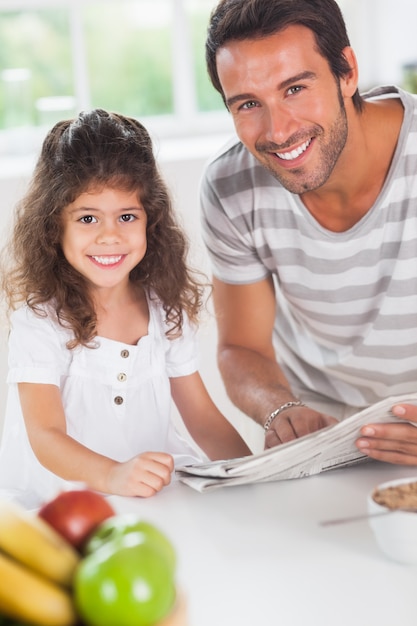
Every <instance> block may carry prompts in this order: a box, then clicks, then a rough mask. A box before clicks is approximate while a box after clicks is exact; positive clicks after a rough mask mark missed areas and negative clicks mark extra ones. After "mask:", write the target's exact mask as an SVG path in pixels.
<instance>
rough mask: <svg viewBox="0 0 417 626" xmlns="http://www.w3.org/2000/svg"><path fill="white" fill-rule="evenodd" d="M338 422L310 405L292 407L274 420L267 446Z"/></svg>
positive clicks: (284, 441) (276, 444)
mask: <svg viewBox="0 0 417 626" xmlns="http://www.w3.org/2000/svg"><path fill="white" fill-rule="evenodd" d="M416 408H417V407H416ZM416 421H417V415H416ZM336 423H337V420H336V419H335V418H334V417H330V415H325V414H324V413H318V412H317V411H314V410H313V409H310V408H309V407H308V406H297V407H291V408H289V409H286V410H285V411H283V412H282V413H281V414H280V415H278V416H277V417H276V418H275V419H274V420H273V422H272V424H271V426H270V428H269V430H267V432H266V435H265V448H273V447H274V446H278V445H280V444H281V443H287V442H288V441H292V440H293V439H298V438H299V437H303V436H304V435H308V434H310V433H314V432H315V431H316V430H320V429H321V428H325V427H326V426H331V425H333V424H336ZM416 431H417V429H416ZM416 436H417V433H416ZM416 461H417V459H416Z"/></svg>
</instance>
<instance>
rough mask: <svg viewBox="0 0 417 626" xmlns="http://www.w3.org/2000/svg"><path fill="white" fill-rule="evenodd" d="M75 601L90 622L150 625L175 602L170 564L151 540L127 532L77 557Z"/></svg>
mask: <svg viewBox="0 0 417 626" xmlns="http://www.w3.org/2000/svg"><path fill="white" fill-rule="evenodd" d="M74 601H75V606H76V608H77V611H78V613H79V615H80V617H81V619H82V621H83V623H85V624H87V625H88V626H115V624H117V626H151V625H152V626H153V625H154V624H156V623H158V622H159V621H160V620H162V619H163V618H164V617H166V615H168V613H169V612H170V611H171V609H172V607H173V605H174V602H175V579H174V573H173V569H172V566H171V564H170V563H169V562H168V560H167V558H166V555H165V554H164V552H163V551H161V550H160V549H159V548H158V546H157V545H156V544H155V543H154V542H152V541H147V540H146V539H145V538H144V536H141V535H140V534H139V533H129V534H127V535H125V536H122V537H119V538H118V539H115V540H114V541H110V542H108V543H106V544H105V545H103V546H101V547H100V548H99V549H98V550H96V551H95V552H92V553H91V554H89V555H88V556H86V557H84V558H83V559H82V560H81V562H80V564H79V565H78V568H77V570H76V572H75V576H74Z"/></svg>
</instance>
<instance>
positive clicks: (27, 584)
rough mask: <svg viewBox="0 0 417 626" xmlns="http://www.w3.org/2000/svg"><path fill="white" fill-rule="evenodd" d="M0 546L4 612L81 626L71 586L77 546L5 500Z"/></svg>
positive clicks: (42, 623)
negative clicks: (75, 547)
mask: <svg viewBox="0 0 417 626" xmlns="http://www.w3.org/2000/svg"><path fill="white" fill-rule="evenodd" d="M0 548H1V552H0V581H1V583H0V614H2V615H5V616H8V617H10V618H12V619H15V620H21V621H22V622H24V623H26V622H27V623H28V624H33V625H37V626H73V625H74V624H76V622H77V616H76V614H75V609H74V603H73V598H72V595H71V592H70V590H69V587H70V586H71V584H72V581H73V576H74V572H75V568H76V566H77V564H78V562H79V555H78V554H77V552H76V551H75V550H74V548H73V547H72V546H71V545H70V544H68V543H67V542H66V541H65V540H64V539H63V538H62V537H61V536H60V535H59V534H58V533H56V532H55V531H54V530H53V529H52V528H51V527H50V526H49V525H48V524H47V523H46V522H44V521H43V520H41V519H39V518H38V517H37V516H36V515H34V514H32V513H30V512H28V511H26V510H25V509H23V507H20V506H19V505H17V504H14V503H11V502H8V501H0ZM6 623H7V621H6Z"/></svg>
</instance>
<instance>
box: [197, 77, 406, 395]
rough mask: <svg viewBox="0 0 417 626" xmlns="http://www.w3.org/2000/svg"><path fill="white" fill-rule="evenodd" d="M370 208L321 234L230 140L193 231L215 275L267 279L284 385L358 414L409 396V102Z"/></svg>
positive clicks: (213, 166) (212, 171) (238, 280)
mask: <svg viewBox="0 0 417 626" xmlns="http://www.w3.org/2000/svg"><path fill="white" fill-rule="evenodd" d="M388 95H389V96H390V97H401V99H402V101H403V104H404V107H405V115H404V121H403V126H402V130H401V134H400V137H399V141H398V145H397V148H396V152H395V155H394V159H393V162H392V164H391V168H390V171H389V173H388V176H387V178H386V181H385V184H384V186H383V188H382V190H381V192H380V194H379V197H378V199H377V201H376V202H375V204H374V206H373V207H372V208H371V209H370V210H369V211H368V213H367V214H366V215H365V216H364V217H363V218H362V219H361V220H360V221H359V222H358V223H357V224H355V225H354V226H353V228H351V229H349V230H348V231H345V232H340V233H337V232H331V231H329V230H326V229H325V228H323V227H322V226H320V224H319V223H318V222H317V221H316V220H315V219H314V218H313V217H312V215H311V214H310V213H309V212H308V211H307V209H306V208H305V206H304V205H303V203H302V202H301V201H300V199H299V197H298V196H297V195H294V194H291V193H289V192H288V191H286V190H285V189H284V188H283V187H282V186H281V185H280V183H279V182H278V181H277V180H276V179H275V178H274V177H273V176H272V175H271V174H270V173H269V172H268V171H267V170H266V169H265V168H263V167H262V166H261V165H259V163H258V162H257V161H256V159H255V158H254V157H253V156H252V155H251V154H250V153H249V152H248V151H247V150H246V148H245V147H244V146H243V145H242V144H241V143H240V142H239V141H238V140H237V139H233V141H231V142H229V143H228V144H227V145H226V146H225V148H224V149H223V150H222V151H221V153H220V154H218V155H216V156H215V157H214V158H213V159H212V160H211V161H210V163H209V164H208V166H207V169H206V172H205V176H204V178H203V181H202V184H201V202H202V210H203V214H202V229H203V237H204V240H205V243H206V245H207V248H208V251H209V254H210V258H211V262H212V269H213V273H214V275H215V276H216V277H217V278H219V279H220V280H222V281H224V282H226V283H234V284H248V283H254V282H257V281H259V280H262V279H264V278H265V277H267V276H268V275H271V274H272V275H273V277H274V282H275V290H276V301H277V316H276V323H275V331H274V345H275V349H276V354H277V358H278V360H279V362H280V363H281V365H282V366H283V368H284V371H285V373H286V375H287V376H288V378H289V380H290V382H291V383H292V384H294V385H295V386H296V387H297V388H306V389H308V390H312V391H314V392H317V393H319V394H322V395H323V396H325V397H327V398H329V399H331V400H334V401H337V402H341V403H343V404H347V405H350V406H352V407H363V406H367V405H369V404H371V403H373V402H376V401H378V400H381V399H382V398H385V397H388V396H390V395H396V394H406V393H408V392H412V391H417V97H415V96H412V95H411V94H407V93H406V92H404V91H402V90H400V89H397V88H396V87H385V88H379V89H376V90H373V91H372V92H369V94H366V96H365V97H373V98H375V97H387V96H388Z"/></svg>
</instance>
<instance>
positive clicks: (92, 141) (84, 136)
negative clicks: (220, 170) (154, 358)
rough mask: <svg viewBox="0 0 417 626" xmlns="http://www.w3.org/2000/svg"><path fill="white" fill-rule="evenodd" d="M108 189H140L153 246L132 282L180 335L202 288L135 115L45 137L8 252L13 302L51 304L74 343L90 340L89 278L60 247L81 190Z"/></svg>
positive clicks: (69, 123)
mask: <svg viewBox="0 0 417 626" xmlns="http://www.w3.org/2000/svg"><path fill="white" fill-rule="evenodd" d="M105 186H109V187H112V188H115V189H123V190H125V191H137V193H138V198H139V199H140V201H141V203H142V205H143V207H144V209H145V212H146V216H147V229H146V235H147V251H146V254H145V256H144V258H143V259H142V261H141V262H140V263H139V264H138V265H137V266H136V267H135V268H134V269H133V270H132V271H131V274H130V279H131V281H132V282H133V283H135V284H137V285H143V287H144V288H145V289H146V291H147V293H154V294H155V295H156V296H157V297H158V298H159V299H160V301H161V302H162V306H163V308H164V311H165V314H166V320H167V323H168V329H169V330H168V331H167V335H168V336H171V337H173V336H176V335H177V334H179V333H181V329H182V323H183V312H186V314H187V315H188V317H189V318H190V320H191V322H196V321H197V318H198V313H199V311H200V309H201V306H202V298H203V292H204V285H203V284H202V283H201V282H199V281H198V280H197V274H196V273H195V272H194V271H192V270H191V269H190V268H189V267H188V266H187V254H188V241H187V239H186V237H185V234H184V233H183V231H182V229H181V228H180V227H179V225H178V222H177V220H176V217H175V213H174V210H173V206H172V202H171V199H170V196H169V193H168V190H167V187H166V185H165V183H164V181H163V180H162V178H161V176H160V173H159V171H158V167H157V164H156V161H155V157H154V154H153V149H152V142H151V139H150V136H149V134H148V132H147V130H146V129H145V128H144V127H143V126H142V124H140V123H139V122H138V121H137V120H135V119H133V118H128V117H124V116H122V115H119V114H116V113H109V112H107V111H104V110H102V109H95V110H93V111H90V112H83V113H80V115H79V116H78V117H77V118H76V119H73V120H66V121H61V122H58V123H57V124H56V125H55V126H54V127H53V128H52V130H51V131H50V132H49V133H48V135H47V136H46V138H45V140H44V143H43V146H42V149H41V153H40V156H39V159H38V161H37V164H36V166H35V170H34V173H33V176H32V179H31V181H30V183H29V187H28V190H27V193H26V194H25V196H24V197H23V198H22V200H21V201H20V202H19V204H18V205H17V207H16V218H15V224H14V230H13V233H12V237H11V240H10V242H9V245H8V246H7V247H6V249H5V251H4V255H3V256H4V262H3V272H2V287H3V293H4V294H5V297H6V302H7V304H8V307H9V309H10V310H13V309H15V308H16V307H17V306H18V305H20V304H22V303H24V302H26V303H27V304H28V306H29V307H31V308H32V309H33V310H35V311H37V312H38V313H40V309H41V308H42V307H41V305H45V304H48V303H49V304H50V303H53V308H54V310H55V313H56V315H57V318H58V320H59V322H60V323H61V324H62V325H64V326H66V327H69V328H71V329H72V330H73V332H74V340H73V341H72V342H70V344H69V346H68V347H70V348H73V347H75V346H76V345H78V344H82V345H90V344H91V341H92V340H93V338H94V336H95V334H96V315H95V311H94V306H93V302H92V299H91V297H90V296H89V294H88V289H87V283H86V280H85V279H84V277H83V276H82V275H81V274H80V273H79V272H77V271H76V270H75V269H74V268H73V267H72V266H71V265H70V264H69V263H68V262H67V260H66V259H65V257H64V255H63V252H62V248H61V239H62V230H63V220H62V211H63V209H64V207H66V206H67V205H68V204H70V203H71V202H73V201H74V200H75V199H76V198H77V197H78V196H79V195H80V194H81V193H83V192H85V191H88V190H91V189H100V188H103V187H105Z"/></svg>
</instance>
